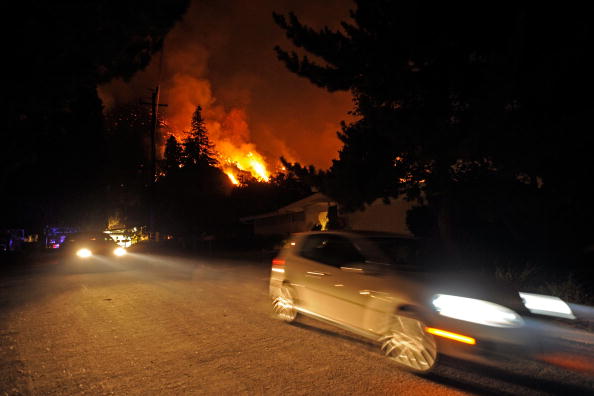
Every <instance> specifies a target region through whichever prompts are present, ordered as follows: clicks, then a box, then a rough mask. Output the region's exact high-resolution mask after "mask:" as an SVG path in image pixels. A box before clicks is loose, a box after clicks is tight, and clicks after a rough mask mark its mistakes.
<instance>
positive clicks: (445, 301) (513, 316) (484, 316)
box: [433, 294, 524, 327]
mask: <svg viewBox="0 0 594 396" xmlns="http://www.w3.org/2000/svg"><path fill="white" fill-rule="evenodd" d="M433 306H434V307H435V309H436V310H437V312H439V314H440V315H443V316H447V317H449V318H454V319H459V320H464V321H466V322H472V323H478V324H482V325H485V326H493V327H520V326H522V325H523V324H524V321H523V320H522V318H521V317H520V315H518V314H517V313H515V312H514V311H512V310H511V309H509V308H506V307H504V306H501V305H499V304H494V303H492V302H488V301H483V300H477V299H474V298H467V297H459V296H450V295H448V294H436V295H435V296H433Z"/></svg>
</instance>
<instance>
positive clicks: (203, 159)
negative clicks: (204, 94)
mask: <svg viewBox="0 0 594 396" xmlns="http://www.w3.org/2000/svg"><path fill="white" fill-rule="evenodd" d="M183 146H184V149H183V165H184V166H190V167H192V166H203V165H206V166H215V165H217V163H218V161H217V159H216V158H215V156H216V153H215V150H214V145H213V144H212V143H211V142H210V139H209V138H208V131H207V130H206V125H205V123H204V119H203V118H202V107H201V106H197V107H196V110H195V111H194V115H193V116H192V129H191V130H190V133H189V136H188V137H187V138H186V139H184V143H183Z"/></svg>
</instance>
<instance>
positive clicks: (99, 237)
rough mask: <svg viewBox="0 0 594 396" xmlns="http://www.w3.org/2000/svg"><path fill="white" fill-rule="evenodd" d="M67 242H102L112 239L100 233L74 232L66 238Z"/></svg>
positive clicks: (109, 241)
mask: <svg viewBox="0 0 594 396" xmlns="http://www.w3.org/2000/svg"><path fill="white" fill-rule="evenodd" d="M67 241H68V242H89V241H93V242H96V243H99V242H104V243H111V242H113V239H112V238H111V237H110V236H109V235H107V234H102V233H76V234H70V235H69V236H68V239H67Z"/></svg>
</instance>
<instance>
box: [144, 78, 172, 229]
mask: <svg viewBox="0 0 594 396" xmlns="http://www.w3.org/2000/svg"><path fill="white" fill-rule="evenodd" d="M159 93H160V92H159V86H158V85H157V86H156V87H155V90H154V91H153V93H152V95H151V103H145V102H141V104H144V105H150V106H151V131H150V133H151V166H150V172H151V173H150V181H149V189H150V191H149V200H150V202H149V205H150V209H149V210H150V212H149V238H150V239H153V238H154V236H155V181H156V179H157V129H158V126H159V125H158V124H159V117H158V115H157V113H158V109H159V107H167V105H166V104H160V103H159Z"/></svg>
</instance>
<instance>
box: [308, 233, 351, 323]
mask: <svg viewBox="0 0 594 396" xmlns="http://www.w3.org/2000/svg"><path fill="white" fill-rule="evenodd" d="M298 256H299V257H300V260H301V262H300V265H299V266H300V268H301V276H300V278H301V279H302V281H301V282H302V284H303V290H302V292H301V293H300V298H301V299H302V301H301V304H302V306H303V307H304V308H306V309H308V310H311V311H313V312H314V313H316V314H319V315H322V316H324V317H326V318H329V319H332V320H335V321H339V322H342V323H348V324H354V323H358V322H360V320H361V318H362V312H361V309H362V307H360V306H357V305H356V304H355V299H356V297H357V296H355V295H354V293H356V292H358V290H356V285H355V283H356V282H355V281H354V279H356V278H358V276H359V274H357V273H356V272H349V271H345V270H343V267H345V266H349V265H353V264H355V263H360V262H362V261H363V257H362V255H361V254H360V253H359V252H358V251H357V249H356V247H355V246H354V245H353V243H352V242H351V241H350V240H349V239H348V238H345V237H344V236H341V235H336V234H331V233H320V234H312V235H310V236H308V237H307V239H306V240H305V241H304V243H303V244H302V247H301V249H300V250H299V252H298Z"/></svg>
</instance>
